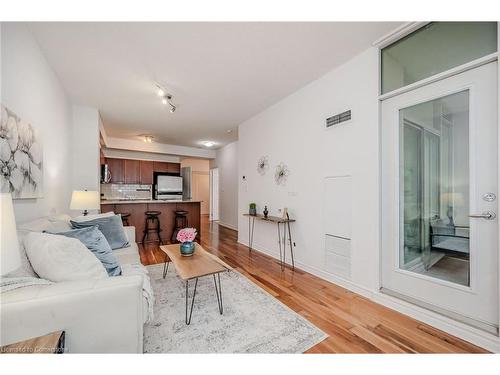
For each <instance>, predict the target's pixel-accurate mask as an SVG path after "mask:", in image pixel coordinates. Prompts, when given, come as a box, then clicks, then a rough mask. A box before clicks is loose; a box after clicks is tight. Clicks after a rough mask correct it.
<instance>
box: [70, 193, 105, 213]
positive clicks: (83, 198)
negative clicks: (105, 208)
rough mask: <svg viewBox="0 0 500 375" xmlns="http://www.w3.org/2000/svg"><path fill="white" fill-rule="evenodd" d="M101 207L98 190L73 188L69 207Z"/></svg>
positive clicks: (89, 208)
mask: <svg viewBox="0 0 500 375" xmlns="http://www.w3.org/2000/svg"><path fill="white" fill-rule="evenodd" d="M100 207H101V202H100V194H99V192H98V191H87V190H74V191H73V195H72V196H71V204H70V206H69V208H71V209H72V210H98V209H99V208H100Z"/></svg>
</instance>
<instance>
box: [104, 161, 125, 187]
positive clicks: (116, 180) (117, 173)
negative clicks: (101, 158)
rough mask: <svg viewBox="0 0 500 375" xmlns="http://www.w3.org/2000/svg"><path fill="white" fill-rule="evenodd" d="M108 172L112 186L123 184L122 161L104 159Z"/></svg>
mask: <svg viewBox="0 0 500 375" xmlns="http://www.w3.org/2000/svg"><path fill="white" fill-rule="evenodd" d="M106 163H107V164H108V167H109V171H110V173H111V181H110V183H112V184H123V183H124V182H125V166H124V164H125V163H124V160H123V159H112V158H106Z"/></svg>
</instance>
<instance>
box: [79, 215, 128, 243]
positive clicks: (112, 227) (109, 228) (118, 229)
mask: <svg viewBox="0 0 500 375" xmlns="http://www.w3.org/2000/svg"><path fill="white" fill-rule="evenodd" d="M71 225H72V227H73V228H74V229H81V228H88V227H93V226H96V225H97V228H99V230H100V231H101V232H102V234H104V237H106V240H108V243H109V246H111V248H112V249H113V250H115V249H121V248H122V247H126V246H128V239H127V235H126V234H125V230H124V229H123V224H122V218H121V216H120V215H115V216H109V217H100V218H97V219H93V220H88V221H81V222H77V221H73V220H71Z"/></svg>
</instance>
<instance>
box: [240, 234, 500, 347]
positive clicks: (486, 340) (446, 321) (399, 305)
mask: <svg viewBox="0 0 500 375" xmlns="http://www.w3.org/2000/svg"><path fill="white" fill-rule="evenodd" d="M238 243H240V244H242V245H244V246H247V247H248V243H246V242H243V241H241V240H239V239H238ZM252 251H258V252H260V253H263V254H265V255H268V256H270V257H272V258H274V259H276V260H279V254H277V253H276V254H275V253H273V252H271V251H269V250H267V249H265V248H263V247H262V246H260V245H259V244H258V243H254V244H253V246H252ZM295 266H296V268H298V269H300V270H302V271H305V272H309V273H311V274H313V275H314V276H317V277H319V278H321V279H323V280H326V281H329V282H331V283H333V284H336V285H338V286H340V287H342V288H345V289H348V290H350V291H351V292H354V293H357V294H359V295H361V296H363V297H366V298H368V299H369V300H371V301H373V302H376V303H378V304H380V305H383V306H385V307H388V308H390V309H392V310H396V311H398V312H400V313H402V314H404V315H407V316H409V317H411V318H413V319H416V320H418V321H421V322H423V323H426V324H429V325H430V326H432V327H435V328H437V329H440V330H442V331H444V332H446V333H448V334H450V335H453V336H456V337H459V338H461V339H462V340H465V341H468V342H470V343H472V344H474V345H477V346H479V347H481V348H484V349H486V350H489V351H491V352H493V353H500V338H499V337H498V336H495V335H492V334H490V333H487V332H485V331H482V330H480V329H477V328H474V327H471V326H468V325H466V324H463V323H460V322H457V321H455V320H453V319H450V318H448V317H445V316H442V315H440V314H437V313H435V312H433V311H430V310H427V309H424V308H421V307H419V306H416V305H413V304H411V303H408V302H406V301H403V300H401V299H398V298H396V297H392V296H389V295H387V294H384V293H381V292H380V291H374V290H371V289H368V288H366V287H364V286H361V285H358V284H356V283H354V282H352V281H350V280H346V279H344V278H341V277H338V276H336V275H333V274H331V273H329V272H326V271H324V270H321V269H318V268H316V267H312V266H309V265H307V264H304V263H302V262H300V261H295Z"/></svg>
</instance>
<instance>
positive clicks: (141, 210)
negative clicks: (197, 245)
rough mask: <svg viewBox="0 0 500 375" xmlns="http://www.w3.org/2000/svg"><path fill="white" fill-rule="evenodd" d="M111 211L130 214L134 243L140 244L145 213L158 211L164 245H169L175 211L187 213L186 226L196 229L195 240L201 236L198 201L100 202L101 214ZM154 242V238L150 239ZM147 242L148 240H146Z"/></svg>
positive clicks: (199, 202) (144, 223)
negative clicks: (133, 229) (133, 228)
mask: <svg viewBox="0 0 500 375" xmlns="http://www.w3.org/2000/svg"><path fill="white" fill-rule="evenodd" d="M110 211H113V212H115V213H117V214H125V213H127V214H130V216H129V217H128V218H127V219H128V222H129V225H132V226H134V227H135V237H136V241H137V242H140V241H141V240H142V236H143V235H144V229H145V226H146V214H145V213H146V211H159V212H161V214H160V215H159V216H158V219H159V221H160V228H161V238H162V240H163V243H164V244H168V243H171V237H172V233H173V231H174V224H175V211H186V212H187V215H186V216H187V226H188V227H191V228H196V230H197V232H198V234H197V236H196V237H197V239H198V240H199V239H200V236H201V201H198V200H184V201H175V200H164V201H163V200H155V199H147V200H102V201H101V212H110ZM152 240H154V238H152ZM148 241H149V240H148Z"/></svg>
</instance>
